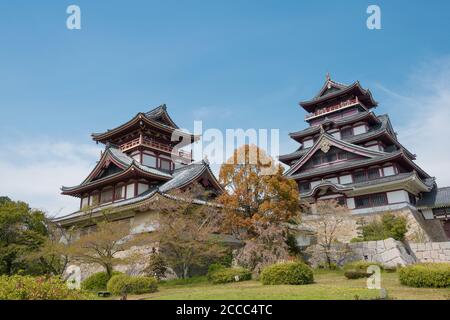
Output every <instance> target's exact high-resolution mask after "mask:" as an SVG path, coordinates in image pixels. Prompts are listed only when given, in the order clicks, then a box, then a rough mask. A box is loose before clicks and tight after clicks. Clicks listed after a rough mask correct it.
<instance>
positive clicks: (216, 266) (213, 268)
mask: <svg viewBox="0 0 450 320" xmlns="http://www.w3.org/2000/svg"><path fill="white" fill-rule="evenodd" d="M222 269H226V267H225V266H224V265H223V264H220V263H212V264H210V265H209V267H208V273H207V274H206V277H207V278H208V280H209V281H211V280H212V279H211V276H212V274H213V273H214V272H216V271H218V270H222Z"/></svg>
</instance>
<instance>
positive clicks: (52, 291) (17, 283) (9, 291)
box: [0, 275, 93, 300]
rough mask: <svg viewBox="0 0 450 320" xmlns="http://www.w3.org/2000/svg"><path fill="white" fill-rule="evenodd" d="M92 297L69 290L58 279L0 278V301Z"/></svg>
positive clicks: (83, 298)
mask: <svg viewBox="0 0 450 320" xmlns="http://www.w3.org/2000/svg"><path fill="white" fill-rule="evenodd" d="M92 298H93V296H91V295H90V294H87V293H83V292H82V291H80V290H76V289H69V288H68V287H67V285H66V283H64V282H63V281H62V280H61V279H60V278H58V277H48V278H46V277H32V276H18V275H15V276H10V277H9V276H0V300H85V299H92Z"/></svg>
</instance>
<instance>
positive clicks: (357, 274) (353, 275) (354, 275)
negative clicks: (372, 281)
mask: <svg viewBox="0 0 450 320" xmlns="http://www.w3.org/2000/svg"><path fill="white" fill-rule="evenodd" d="M371 275H372V274H371V273H367V272H362V271H345V272H344V276H345V277H346V278H347V279H361V278H368V277H370V276H371Z"/></svg>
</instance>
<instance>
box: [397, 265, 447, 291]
mask: <svg viewBox="0 0 450 320" xmlns="http://www.w3.org/2000/svg"><path fill="white" fill-rule="evenodd" d="M398 276H399V279H400V283H401V284H403V285H405V286H409V287H416V288H422V287H424V288H448V287H450V263H422V264H415V265H410V266H407V267H403V268H400V270H399V272H398Z"/></svg>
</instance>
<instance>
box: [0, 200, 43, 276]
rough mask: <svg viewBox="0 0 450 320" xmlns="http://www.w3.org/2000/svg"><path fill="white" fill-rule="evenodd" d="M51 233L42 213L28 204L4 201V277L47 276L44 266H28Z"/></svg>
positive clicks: (0, 241)
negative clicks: (28, 261) (19, 273)
mask: <svg viewBox="0 0 450 320" xmlns="http://www.w3.org/2000/svg"><path fill="white" fill-rule="evenodd" d="M47 235H48V231H47V228H46V225H45V215H44V213H43V212H42V211H39V210H34V209H31V208H30V207H29V206H28V204H26V203H24V202H20V201H17V202H15V201H11V200H10V199H9V198H6V197H2V199H1V201H0V274H7V275H12V274H15V273H18V272H19V271H20V272H22V273H27V274H40V273H42V272H43V270H42V269H41V266H40V265H37V264H34V263H27V261H26V257H27V255H28V254H29V253H30V252H33V251H35V250H38V248H39V247H40V246H41V245H42V244H43V243H44V242H45V239H46V237H47Z"/></svg>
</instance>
